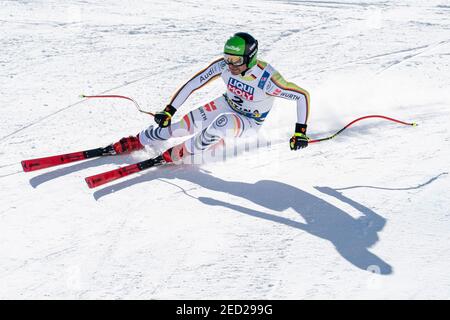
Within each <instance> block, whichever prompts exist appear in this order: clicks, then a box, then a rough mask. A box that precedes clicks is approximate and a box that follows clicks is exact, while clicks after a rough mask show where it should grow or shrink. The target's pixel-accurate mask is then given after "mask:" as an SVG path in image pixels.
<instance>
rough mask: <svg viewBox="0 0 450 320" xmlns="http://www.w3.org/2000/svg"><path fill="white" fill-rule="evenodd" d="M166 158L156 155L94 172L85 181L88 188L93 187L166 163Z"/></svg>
mask: <svg viewBox="0 0 450 320" xmlns="http://www.w3.org/2000/svg"><path fill="white" fill-rule="evenodd" d="M166 162H167V161H166V159H165V158H164V156H163V155H160V156H157V157H156V158H152V159H148V160H144V161H141V162H138V163H134V164H130V165H128V166H125V167H122V168H118V169H114V170H111V171H108V172H102V173H99V174H96V175H94V176H90V177H87V178H86V179H85V180H86V183H87V184H88V186H89V188H91V189H92V188H95V187H98V186H101V185H103V184H105V183H108V182H111V181H114V180H117V179H120V178H123V177H126V176H128V175H130V174H133V173H136V172H139V171H142V170H146V169H149V168H151V167H155V166H159V165H162V164H164V163H166Z"/></svg>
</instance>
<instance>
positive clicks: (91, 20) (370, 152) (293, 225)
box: [0, 0, 450, 299]
mask: <svg viewBox="0 0 450 320" xmlns="http://www.w3.org/2000/svg"><path fill="white" fill-rule="evenodd" d="M130 4H131V5H130V6H123V3H122V2H118V1H112V2H109V3H108V4H102V3H97V2H93V1H85V2H83V3H79V2H76V1H67V2H65V3H60V2H57V1H50V2H48V1H47V2H43V1H34V2H30V3H28V2H24V1H16V2H5V3H4V4H3V7H2V11H1V13H0V27H1V28H2V29H4V30H6V31H7V32H5V33H4V37H2V39H0V45H1V46H2V51H1V52H0V103H1V105H2V111H3V112H2V116H3V121H2V123H1V124H0V142H1V146H0V156H1V160H0V199H1V200H0V202H1V206H0V281H1V282H2V284H3V285H2V286H1V287H0V298H3V299H14V298H21V299H36V298H44V299H53V298H63V299H73V298H75V299H110V298H112V299H129V298H131V299H215V298H216V299H320V298H331V299H342V298H344V299H345V298H357V299H366V298H370V299H372V298H375V299H384V298H387V299H398V298H400V299H405V298H406V299H424V298H425V299H433V298H444V299H448V298H449V292H450V276H449V275H448V272H447V270H448V268H449V267H450V260H449V259H445V257H446V254H447V252H448V251H449V250H450V247H449V244H450V236H449V235H448V230H449V226H450V212H449V210H448V207H449V206H450V197H449V196H448V190H449V187H450V178H449V174H448V173H449V172H450V168H449V165H448V163H450V150H449V148H448V146H449V142H450V134H449V131H448V123H449V121H450V94H449V93H448V92H447V91H448V87H449V86H450V78H449V76H448V75H449V74H450V46H449V44H450V39H449V37H448V30H450V22H449V20H448V18H447V16H448V6H446V5H444V4H443V2H442V1H439V0H435V1H428V2H423V1H399V2H396V3H390V2H387V1H371V2H367V1H366V2H364V1H362V2H361V1H354V0H346V1H294V0H291V1H272V0H269V1H256V0H253V1H249V2H247V3H246V4H245V10H244V7H243V5H242V4H241V3H239V2H236V1H231V2H230V1H223V0H212V1H210V2H208V3H207V4H206V3H199V2H197V1H187V2H186V1H183V2H181V1H174V2H166V1H162V0H161V1H159V0H157V1H152V2H133V1H132V2H130ZM181 4H182V5H183V9H182V10H180V5H181ZM230 10H232V11H233V12H237V14H235V15H230V14H229V13H230ZM173 12H176V14H173ZM168 13H170V17H169V16H168ZM244 30H245V31H249V32H250V33H252V34H254V35H255V36H256V38H258V39H259V42H260V57H261V58H262V59H263V60H266V61H268V62H271V63H273V64H274V66H275V67H276V68H277V69H278V70H279V71H280V72H281V73H282V74H283V75H284V76H285V77H286V78H287V79H290V80H292V81H294V82H296V83H298V84H299V85H300V86H302V87H304V88H306V89H308V90H309V91H310V93H311V97H312V109H311V118H310V121H309V128H308V133H309V134H310V136H311V138H314V139H315V138H321V137H325V136H329V135H331V134H334V133H335V132H336V131H337V130H338V129H340V128H342V127H343V126H344V125H345V124H347V123H348V122H350V121H351V120H353V119H355V118H357V117H360V116H363V115H367V114H384V115H387V116H390V117H393V118H399V119H400V120H404V121H414V122H417V123H418V124H419V126H418V127H406V126H401V125H398V124H393V123H391V122H386V121H382V120H367V121H364V122H360V123H358V124H356V125H355V126H353V127H351V128H349V129H347V130H345V131H344V132H343V133H342V134H341V135H339V136H337V137H336V138H335V139H333V140H331V141H328V142H321V143H318V144H315V145H311V146H309V147H308V148H307V149H304V150H302V151H299V152H296V153H295V152H291V151H290V150H289V148H288V140H289V137H290V135H291V134H292V129H293V124H294V122H295V121H294V119H295V110H294V107H293V106H292V104H291V103H289V102H287V101H282V100H281V101H277V102H276V104H275V106H274V108H273V110H272V111H271V115H270V116H269V117H268V119H267V121H266V124H265V125H264V127H263V129H262V130H261V134H262V135H263V136H264V138H263V139H262V140H261V141H260V144H258V145H257V146H255V145H252V146H251V148H250V150H248V151H243V150H239V152H238V153H237V154H236V155H234V156H233V155H231V156H227V160H226V161H222V160H218V159H212V160H210V161H207V162H205V163H204V164H202V165H188V164H184V165H179V166H168V167H167V168H155V170H153V169H152V170H149V171H147V172H143V173H140V174H136V175H135V176H131V177H127V178H125V179H123V181H118V182H117V183H112V184H109V185H105V186H102V187H100V188H98V189H96V190H90V189H88V188H87V187H86V185H85V183H84V177H86V176H89V175H92V174H95V173H97V172H101V171H104V170H109V169H112V168H115V167H118V166H122V165H125V164H130V163H134V162H136V161H139V160H143V159H145V158H147V157H149V156H150V155H151V154H154V152H155V151H154V150H146V151H142V152H138V153H136V154H132V155H127V156H120V157H110V158H103V159H93V160H88V161H85V162H81V163H75V164H69V165H65V166H62V167H60V168H53V169H47V170H42V171H38V172H35V173H23V172H22V171H21V166H20V160H23V159H27V158H35V157H40V156H45V155H52V154H58V153H64V152H71V151H77V150H83V149H88V148H91V147H97V146H103V145H106V144H108V143H110V142H112V141H116V140H117V139H119V138H121V137H122V136H126V135H129V134H135V133H137V132H139V131H140V130H141V129H142V128H144V127H146V126H147V125H148V124H149V122H151V121H149V118H148V116H143V115H142V114H139V113H138V112H136V110H135V108H134V107H133V106H132V104H131V103H130V102H126V101H114V100H106V101H105V100H95V101H94V100H86V99H83V100H79V99H77V98H76V97H77V96H78V95H79V94H81V93H85V94H100V93H114V94H122V95H127V96H130V97H133V98H134V99H136V100H137V101H139V103H140V104H141V106H142V107H143V109H146V110H151V111H154V110H159V109H161V108H162V107H163V106H164V105H165V104H166V103H167V101H168V99H170V96H171V94H172V93H173V92H175V90H177V88H178V87H179V86H180V85H182V84H183V82H184V81H186V80H187V79H188V78H189V77H190V76H191V75H192V74H194V73H196V72H197V71H198V70H199V69H201V68H203V67H204V66H205V65H206V64H207V63H208V62H209V61H212V60H213V59H214V58H216V57H217V56H218V55H220V51H221V49H222V45H223V41H224V40H225V39H226V38H227V37H229V36H230V34H232V33H233V32H237V31H244ZM222 90H223V84H221V83H220V80H218V81H216V83H214V84H212V85H210V86H208V87H207V88H205V89H204V90H201V91H198V92H196V93H195V94H193V95H192V96H191V97H190V98H189V100H188V101H187V102H186V104H185V106H183V107H182V109H181V110H180V111H179V112H178V113H177V115H176V117H175V119H178V117H181V116H182V115H183V114H184V113H186V112H187V111H189V110H190V109H192V108H195V107H197V106H198V105H201V104H204V103H205V101H210V100H211V99H212V98H213V97H215V96H217V95H218V94H220V93H221V92H222ZM287 119H291V120H287ZM266 142H270V143H269V145H267V144H266ZM156 169H157V170H156Z"/></svg>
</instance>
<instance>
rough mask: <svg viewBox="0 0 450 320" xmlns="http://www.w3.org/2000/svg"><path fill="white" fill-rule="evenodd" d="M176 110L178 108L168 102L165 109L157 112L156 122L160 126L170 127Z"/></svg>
mask: <svg viewBox="0 0 450 320" xmlns="http://www.w3.org/2000/svg"><path fill="white" fill-rule="evenodd" d="M175 112H177V109H175V108H174V107H173V106H171V105H170V104H168V105H167V106H166V108H165V109H164V110H163V111H160V112H157V113H155V122H156V123H157V124H158V125H159V127H160V128H165V127H168V126H170V122H171V119H172V117H173V115H174V114H175Z"/></svg>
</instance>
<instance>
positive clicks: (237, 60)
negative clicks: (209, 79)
mask: <svg viewBox="0 0 450 320" xmlns="http://www.w3.org/2000/svg"><path fill="white" fill-rule="evenodd" d="M223 58H224V60H225V63H226V64H231V65H233V66H236V67H239V66H242V65H243V64H244V63H245V61H244V57H242V56H233V55H231V54H224V55H223Z"/></svg>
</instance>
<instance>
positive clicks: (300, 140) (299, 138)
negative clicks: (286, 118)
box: [289, 123, 309, 150]
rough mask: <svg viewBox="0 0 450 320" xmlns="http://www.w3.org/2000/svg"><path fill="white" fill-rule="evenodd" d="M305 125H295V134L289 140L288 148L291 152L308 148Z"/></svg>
mask: <svg viewBox="0 0 450 320" xmlns="http://www.w3.org/2000/svg"><path fill="white" fill-rule="evenodd" d="M306 127H307V125H306V124H301V123H297V124H295V133H294V135H293V136H292V138H291V140H289V146H290V147H291V150H298V149H302V148H306V147H307V146H308V140H309V138H308V137H307V136H306Z"/></svg>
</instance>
